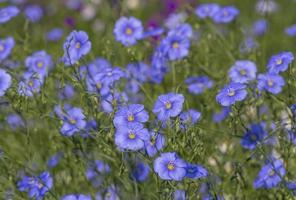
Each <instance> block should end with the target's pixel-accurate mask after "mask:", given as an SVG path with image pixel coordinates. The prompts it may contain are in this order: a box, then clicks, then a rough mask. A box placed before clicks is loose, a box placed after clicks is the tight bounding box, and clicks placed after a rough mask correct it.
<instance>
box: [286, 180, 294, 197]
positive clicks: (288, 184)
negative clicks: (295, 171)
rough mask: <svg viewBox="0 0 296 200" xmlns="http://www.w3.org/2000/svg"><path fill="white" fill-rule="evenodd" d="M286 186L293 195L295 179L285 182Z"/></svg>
mask: <svg viewBox="0 0 296 200" xmlns="http://www.w3.org/2000/svg"><path fill="white" fill-rule="evenodd" d="M286 186H287V188H288V189H289V190H291V191H292V193H293V195H296V181H293V182H291V181H290V182H287V183H286Z"/></svg>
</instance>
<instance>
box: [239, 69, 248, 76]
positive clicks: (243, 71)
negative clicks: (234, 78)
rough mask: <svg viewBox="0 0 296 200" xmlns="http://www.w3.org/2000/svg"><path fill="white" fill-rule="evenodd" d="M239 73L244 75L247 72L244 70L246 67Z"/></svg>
mask: <svg viewBox="0 0 296 200" xmlns="http://www.w3.org/2000/svg"><path fill="white" fill-rule="evenodd" d="M239 73H240V74H241V75H242V76H244V75H246V74H247V72H246V70H244V69H241V70H240V71H239Z"/></svg>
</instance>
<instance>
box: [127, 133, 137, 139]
mask: <svg viewBox="0 0 296 200" xmlns="http://www.w3.org/2000/svg"><path fill="white" fill-rule="evenodd" d="M135 137H136V134H134V133H133V132H132V133H130V134H129V135H128V138H129V139H135Z"/></svg>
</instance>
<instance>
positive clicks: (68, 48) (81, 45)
mask: <svg viewBox="0 0 296 200" xmlns="http://www.w3.org/2000/svg"><path fill="white" fill-rule="evenodd" d="M63 49H64V56H63V59H62V60H63V61H64V63H65V65H66V66H69V65H73V64H75V63H77V62H78V60H79V59H81V58H82V57H83V56H85V55H86V54H87V53H88V52H89V51H90V49H91V42H90V41H89V40H88V35H87V33H86V32H84V31H76V30H74V31H72V32H71V33H70V34H69V36H68V37H67V38H66V41H65V43H64V45H63Z"/></svg>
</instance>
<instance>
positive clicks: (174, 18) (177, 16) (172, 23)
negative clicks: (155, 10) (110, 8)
mask: <svg viewBox="0 0 296 200" xmlns="http://www.w3.org/2000/svg"><path fill="white" fill-rule="evenodd" d="M186 18H187V14H186V13H184V12H180V13H172V14H170V15H169V16H168V18H167V19H166V20H165V26H166V27H167V28H169V29H174V28H176V27H177V26H178V25H180V24H182V23H184V22H185V20H186Z"/></svg>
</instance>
